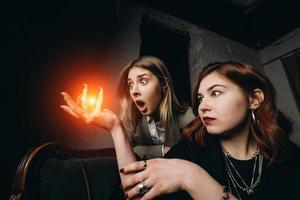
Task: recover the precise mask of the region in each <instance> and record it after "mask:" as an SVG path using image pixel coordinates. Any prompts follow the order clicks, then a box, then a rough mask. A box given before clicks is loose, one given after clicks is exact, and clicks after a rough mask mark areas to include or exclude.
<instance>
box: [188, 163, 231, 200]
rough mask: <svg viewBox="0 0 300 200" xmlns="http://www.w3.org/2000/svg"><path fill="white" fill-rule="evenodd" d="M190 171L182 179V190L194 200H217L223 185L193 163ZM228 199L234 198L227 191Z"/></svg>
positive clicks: (220, 195)
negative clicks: (183, 179)
mask: <svg viewBox="0 0 300 200" xmlns="http://www.w3.org/2000/svg"><path fill="white" fill-rule="evenodd" d="M193 168H194V169H193V170H191V173H189V174H187V176H186V178H185V181H184V190H185V191H187V192H188V193H189V194H190V196H191V197H192V198H193V199H195V200H198V199H199V200H200V199H201V200H211V199H216V200H219V199H221V198H222V195H225V193H224V192H223V187H222V185H220V184H219V183H218V182H217V181H216V180H215V179H214V178H212V177H211V176H210V175H209V174H208V173H207V172H206V171H205V170H204V169H202V168H201V167H199V166H197V165H195V166H194V167H193ZM228 195H229V198H228V199H230V200H236V198H235V197H234V196H233V195H232V194H230V193H228Z"/></svg>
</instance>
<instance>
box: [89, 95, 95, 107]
mask: <svg viewBox="0 0 300 200" xmlns="http://www.w3.org/2000/svg"><path fill="white" fill-rule="evenodd" d="M95 103H96V99H95V97H90V98H89V105H90V106H94V105H95Z"/></svg>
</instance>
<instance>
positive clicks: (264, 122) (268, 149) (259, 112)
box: [183, 61, 286, 164]
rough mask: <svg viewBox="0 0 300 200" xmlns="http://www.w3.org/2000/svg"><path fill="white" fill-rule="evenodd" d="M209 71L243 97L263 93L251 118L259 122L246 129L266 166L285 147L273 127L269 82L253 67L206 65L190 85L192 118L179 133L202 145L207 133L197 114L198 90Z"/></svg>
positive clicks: (230, 63)
mask: <svg viewBox="0 0 300 200" xmlns="http://www.w3.org/2000/svg"><path fill="white" fill-rule="evenodd" d="M212 72H217V73H218V74H220V75H222V76H224V77H226V78H227V79H228V80H230V81H231V82H233V83H234V84H236V85H237V86H239V87H240V88H241V89H242V90H243V91H244V92H245V94H247V95H251V94H252V93H253V90H254V89H257V88H258V89H261V90H262V91H263V93H264V97H265V98H264V101H263V103H262V104H261V106H260V107H259V108H258V109H256V111H255V115H256V118H257V121H258V122H259V123H257V124H256V123H255V122H253V120H250V127H251V131H250V133H251V134H252V136H253V138H254V140H255V141H256V142H257V145H258V147H259V148H260V151H261V153H262V155H263V156H264V158H265V159H267V160H268V161H269V164H271V163H272V162H274V161H275V160H277V156H278V154H279V149H282V148H285V147H284V146H286V145H285V144H286V142H285V141H286V139H285V137H283V136H284V133H283V130H282V129H281V128H280V127H279V125H278V124H277V112H278V110H277V106H276V103H275V96H276V92H275V89H274V87H273V85H272V83H271V81H270V80H269V79H268V78H267V77H266V76H265V75H263V74H262V73H260V72H259V71H257V70H256V69H255V68H254V67H252V66H250V65H249V64H246V63H244V62H239V61H227V62H216V63H211V64H208V65H207V66H206V67H204V68H203V70H202V72H201V73H200V74H199V76H198V79H197V81H196V83H195V85H194V89H193V97H192V105H193V111H194V114H195V116H198V117H196V118H195V119H194V120H193V121H192V122H191V123H190V124H188V125H187V126H186V128H185V129H184V130H183V133H184V136H185V137H187V138H189V139H191V140H192V141H194V142H196V143H200V144H201V145H202V146H203V145H205V141H204V136H205V134H207V130H206V128H205V126H204V124H203V123H202V121H201V119H200V117H199V115H198V107H199V101H198V98H197V96H198V88H199V85H200V83H201V81H202V80H203V78H205V77H206V76H207V75H209V74H211V73H212Z"/></svg>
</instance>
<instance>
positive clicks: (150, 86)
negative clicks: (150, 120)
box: [127, 67, 162, 117]
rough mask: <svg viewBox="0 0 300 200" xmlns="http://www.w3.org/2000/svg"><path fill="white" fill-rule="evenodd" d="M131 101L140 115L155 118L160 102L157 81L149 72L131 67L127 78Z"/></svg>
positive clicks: (160, 91) (160, 95) (160, 89)
mask: <svg viewBox="0 0 300 200" xmlns="http://www.w3.org/2000/svg"><path fill="white" fill-rule="evenodd" d="M127 83H128V85H129V92H130V96H131V99H132V100H133V102H134V103H135V105H136V107H137V108H138V110H139V111H140V112H141V114H142V115H149V116H152V117H155V115H156V114H157V113H158V108H159V104H160V102H161V100H162V87H161V84H160V82H159V79H158V78H157V77H156V76H155V75H154V74H153V73H152V72H151V71H149V70H146V69H143V68H140V67H133V68H132V69H131V70H130V71H129V73H128V78H127Z"/></svg>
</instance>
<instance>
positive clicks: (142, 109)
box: [135, 100, 147, 113]
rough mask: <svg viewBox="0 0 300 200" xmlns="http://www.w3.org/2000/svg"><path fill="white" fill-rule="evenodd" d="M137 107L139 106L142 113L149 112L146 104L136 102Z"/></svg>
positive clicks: (139, 101)
mask: <svg viewBox="0 0 300 200" xmlns="http://www.w3.org/2000/svg"><path fill="white" fill-rule="evenodd" d="M135 105H136V106H137V108H138V109H139V111H140V112H142V113H144V112H146V111H147V109H146V104H145V102H143V101H141V100H137V101H135Z"/></svg>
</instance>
